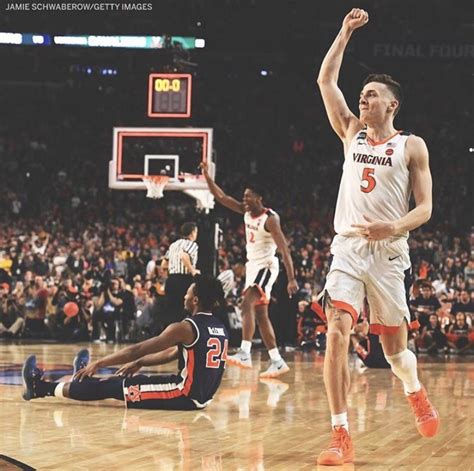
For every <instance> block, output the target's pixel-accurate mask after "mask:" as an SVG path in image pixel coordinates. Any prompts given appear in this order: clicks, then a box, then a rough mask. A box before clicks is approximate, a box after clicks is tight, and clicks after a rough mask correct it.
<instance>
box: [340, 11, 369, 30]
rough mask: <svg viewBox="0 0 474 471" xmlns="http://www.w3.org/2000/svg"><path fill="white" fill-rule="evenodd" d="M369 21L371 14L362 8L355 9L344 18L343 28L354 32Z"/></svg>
mask: <svg viewBox="0 0 474 471" xmlns="http://www.w3.org/2000/svg"><path fill="white" fill-rule="evenodd" d="M368 21H369V14H368V13H367V12H366V11H365V10H362V9H361V8H353V9H352V10H351V11H350V12H349V13H348V14H347V15H346V16H345V18H344V21H343V22H342V26H344V27H346V28H348V29H349V30H350V31H354V30H356V29H357V28H360V27H362V26H364V25H365V24H366V23H367V22H368Z"/></svg>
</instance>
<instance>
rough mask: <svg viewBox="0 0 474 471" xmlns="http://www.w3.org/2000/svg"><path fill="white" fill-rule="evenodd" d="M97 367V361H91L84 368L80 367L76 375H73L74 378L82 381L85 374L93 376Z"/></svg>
mask: <svg viewBox="0 0 474 471" xmlns="http://www.w3.org/2000/svg"><path fill="white" fill-rule="evenodd" d="M99 367H100V365H99V362H98V361H93V362H92V363H89V364H88V365H87V366H86V367H85V368H82V370H79V371H78V372H77V373H76V375H75V376H74V380H76V381H82V380H83V379H84V378H85V377H87V376H94V375H95V374H96V373H97V371H98V370H99Z"/></svg>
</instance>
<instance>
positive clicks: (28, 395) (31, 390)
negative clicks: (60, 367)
mask: <svg viewBox="0 0 474 471" xmlns="http://www.w3.org/2000/svg"><path fill="white" fill-rule="evenodd" d="M21 376H22V381H23V399H24V400H25V401H31V399H35V398H36V397H40V396H38V394H37V392H36V387H37V383H38V381H39V380H41V378H42V376H43V371H42V370H40V369H39V368H38V367H37V366H36V356H35V355H30V356H29V357H28V358H27V359H26V360H25V363H24V364H23V369H22V370H21Z"/></svg>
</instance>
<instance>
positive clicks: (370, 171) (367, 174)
mask: <svg viewBox="0 0 474 471" xmlns="http://www.w3.org/2000/svg"><path fill="white" fill-rule="evenodd" d="M374 172H375V168H369V167H365V168H364V171H363V172H362V181H363V182H365V183H366V185H360V191H362V192H363V193H370V192H371V191H372V190H373V189H374V188H375V186H376V185H377V182H376V181H375V178H374Z"/></svg>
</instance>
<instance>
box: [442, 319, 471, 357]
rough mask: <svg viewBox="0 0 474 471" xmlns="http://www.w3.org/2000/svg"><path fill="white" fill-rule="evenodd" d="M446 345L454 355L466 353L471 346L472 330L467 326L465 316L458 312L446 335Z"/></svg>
mask: <svg viewBox="0 0 474 471" xmlns="http://www.w3.org/2000/svg"><path fill="white" fill-rule="evenodd" d="M447 338H448V345H449V346H450V347H451V350H452V352H454V353H468V351H469V350H471V349H472V346H473V340H474V339H473V336H472V329H471V328H470V327H469V326H468V325H467V322H466V314H464V313H463V312H458V313H457V314H456V320H455V322H454V324H451V325H450V326H449V329H448V333H447Z"/></svg>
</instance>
